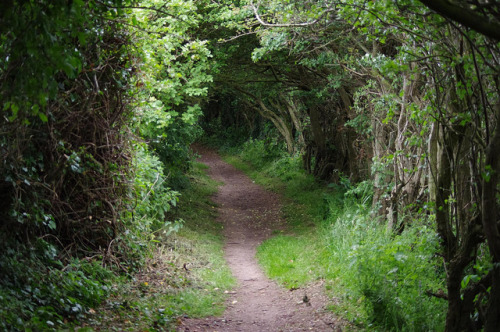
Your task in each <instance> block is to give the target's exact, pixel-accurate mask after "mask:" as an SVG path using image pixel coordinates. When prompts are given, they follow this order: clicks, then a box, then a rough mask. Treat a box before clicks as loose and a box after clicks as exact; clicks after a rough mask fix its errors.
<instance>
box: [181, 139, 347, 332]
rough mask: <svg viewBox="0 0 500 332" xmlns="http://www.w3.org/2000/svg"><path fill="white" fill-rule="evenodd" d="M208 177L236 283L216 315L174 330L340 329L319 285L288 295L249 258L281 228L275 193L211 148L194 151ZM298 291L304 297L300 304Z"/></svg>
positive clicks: (286, 291) (187, 323) (184, 322)
mask: <svg viewBox="0 0 500 332" xmlns="http://www.w3.org/2000/svg"><path fill="white" fill-rule="evenodd" d="M197 152H198V153H199V154H201V159H200V161H201V162H202V163H204V164H206V165H207V166H209V169H208V175H209V176H210V177H212V178H213V179H215V180H216V181H220V182H222V183H224V184H223V185H222V186H221V187H220V188H219V191H218V193H217V194H216V195H215V197H214V201H215V202H216V203H217V205H218V212H219V217H218V218H219V221H220V222H221V223H222V224H223V226H224V236H225V239H226V242H225V255H226V260H227V262H228V264H229V266H230V268H231V270H232V273H233V275H234V276H235V277H236V278H237V281H238V285H237V287H236V289H235V290H234V292H232V293H233V294H232V295H231V296H230V298H229V299H228V301H227V309H226V311H225V313H224V315H223V316H222V317H209V318H205V319H186V320H184V321H182V322H181V324H180V325H179V327H178V331H184V332H188V331H189V332H195V331H198V332H201V331H219V332H222V331H231V332H234V331H242V332H254V331H259V332H264V331H337V330H340V327H336V326H338V325H337V324H336V323H335V322H336V320H335V319H334V317H332V315H331V314H330V313H329V312H327V311H326V310H325V308H324V305H325V304H326V303H327V301H328V299H327V298H326V296H325V295H324V294H323V286H322V285H321V283H320V282H319V283H317V284H316V285H312V286H310V287H308V289H307V290H304V289H299V290H295V291H293V292H292V291H288V290H286V289H283V288H282V287H280V286H279V285H277V284H276V283H275V282H274V281H271V280H269V279H268V278H267V277H266V276H265V275H264V273H263V272H262V270H261V268H260V267H259V265H258V263H257V260H256V258H255V253H256V248H257V246H258V245H259V244H260V243H261V242H262V241H263V240H265V239H266V238H268V237H269V236H271V233H272V231H273V230H279V229H283V228H284V220H283V219H282V218H281V212H280V209H281V203H280V198H279V196H278V195H277V194H274V193H271V192H269V191H266V190H264V189H263V188H262V187H260V186H258V185H256V184H254V183H253V182H252V180H250V179H249V178H248V177H247V176H246V175H245V174H243V173H242V172H241V171H239V170H237V169H235V168H234V167H233V166H231V165H229V164H227V163H226V162H224V161H223V160H222V159H221V158H220V157H219V156H218V155H217V153H215V152H214V151H212V150H209V149H206V148H202V147H198V148H197ZM304 292H307V295H308V297H309V299H310V301H309V303H304V302H303V297H304Z"/></svg>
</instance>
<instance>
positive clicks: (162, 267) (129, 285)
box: [79, 163, 235, 331]
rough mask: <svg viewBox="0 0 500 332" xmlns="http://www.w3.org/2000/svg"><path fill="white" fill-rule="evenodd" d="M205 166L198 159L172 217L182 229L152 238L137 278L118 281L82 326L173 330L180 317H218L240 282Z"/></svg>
mask: <svg viewBox="0 0 500 332" xmlns="http://www.w3.org/2000/svg"><path fill="white" fill-rule="evenodd" d="M205 168H206V166H204V165H202V164H199V163H195V165H194V168H193V170H192V171H191V174H190V177H191V183H192V185H191V186H190V187H189V188H188V189H186V190H185V191H184V192H182V196H181V199H180V202H179V205H178V207H177V209H176V211H175V212H174V213H175V215H173V216H171V217H172V219H182V220H184V224H183V227H182V228H181V229H180V230H179V231H178V232H176V233H172V234H168V231H167V230H165V229H161V230H160V231H158V232H156V234H154V236H152V237H151V241H152V242H153V243H154V249H153V251H152V252H151V254H150V256H149V257H148V259H147V263H146V264H145V266H144V267H143V268H142V270H141V271H140V272H139V273H137V274H135V275H134V277H133V278H132V279H127V280H124V279H119V280H115V281H114V284H113V286H112V295H111V296H110V297H109V298H108V299H107V300H106V301H105V303H104V304H103V305H102V306H101V307H99V308H95V309H92V310H90V311H89V313H88V314H87V315H86V319H85V320H84V323H83V324H81V325H80V326H79V328H83V330H86V329H88V330H92V329H98V330H109V331H171V330H172V329H173V328H174V327H175V325H176V324H177V320H178V319H179V318H180V317H181V316H189V317H204V316H211V315H219V314H221V313H222V312H223V310H224V302H225V299H226V297H227V295H226V294H225V293H224V291H225V290H229V289H231V288H232V287H233V286H234V284H235V279H234V278H233V276H232V274H231V272H230V270H229V268H228V266H227V264H226V262H225V259H224V257H223V238H222V235H221V225H220V224H219V223H218V222H217V221H216V212H215V206H214V203H213V202H212V201H211V199H210V197H211V195H213V194H214V193H215V192H216V190H217V186H218V184H217V183H216V182H214V181H213V180H211V179H210V178H208V176H207V175H206V174H205V172H204V169H205Z"/></svg>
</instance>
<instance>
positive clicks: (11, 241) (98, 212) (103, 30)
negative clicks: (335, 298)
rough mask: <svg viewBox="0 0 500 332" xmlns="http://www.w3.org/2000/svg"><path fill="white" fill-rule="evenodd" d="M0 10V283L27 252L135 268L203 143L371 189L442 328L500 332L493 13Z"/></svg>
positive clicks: (499, 141) (241, 4)
mask: <svg viewBox="0 0 500 332" xmlns="http://www.w3.org/2000/svg"><path fill="white" fill-rule="evenodd" d="M0 6H1V7H0V22H1V25H0V97H1V99H0V101H1V105H2V112H3V114H2V117H1V118H0V130H1V132H2V136H1V138H0V155H1V156H2V164H1V165H0V172H1V177H0V189H1V193H0V217H1V218H2V223H1V224H0V227H1V230H0V239H2V241H1V242H2V244H1V246H4V247H5V248H2V249H5V250H3V251H4V252H6V254H4V256H2V257H3V258H2V262H4V263H2V265H1V266H2V268H3V267H4V266H7V267H9V266H10V267H11V268H10V269H9V271H10V272H7V273H6V274H5V275H6V276H5V277H4V281H2V282H1V285H3V286H4V285H8V286H9V287H13V285H14V286H16V285H17V284H16V283H18V278H17V277H16V273H20V272H15V271H14V269H13V268H12V266H13V265H12V264H14V263H13V262H14V261H15V260H17V259H18V258H19V257H17V256H16V254H15V253H14V251H12V250H10V251H8V250H7V248H10V249H12V248H17V249H16V250H19V252H26V253H27V252H29V251H30V250H31V249H30V248H31V247H33V245H32V244H33V243H43V247H44V248H45V249H44V250H45V253H46V252H48V251H53V252H54V255H49V256H50V257H49V258H47V257H45V258H44V260H42V261H43V264H49V265H50V264H56V265H57V264H60V265H64V264H67V263H68V262H69V261H70V260H71V259H72V258H73V257H85V256H89V255H90V254H89V253H92V254H95V255H100V256H101V257H102V259H103V265H106V266H110V267H112V266H114V267H116V268H118V269H122V270H130V269H131V268H132V267H133V266H134V264H135V263H133V262H136V261H137V260H138V257H139V256H141V254H140V252H141V248H140V245H138V244H137V243H138V242H140V241H141V240H138V239H142V240H143V241H145V242H147V241H148V236H147V235H145V234H154V232H155V231H156V230H158V229H159V228H161V227H165V226H168V227H172V229H175V227H178V226H179V225H180V224H181V223H182V221H175V220H169V219H168V218H169V217H168V212H169V211H170V210H171V209H172V208H174V207H175V205H176V204H177V202H178V200H179V190H181V189H183V188H185V187H187V186H188V185H189V184H188V183H189V179H188V178H186V177H185V176H184V173H185V172H186V170H187V169H188V168H189V167H190V162H191V157H192V156H191V152H190V149H189V146H190V144H192V143H193V142H194V141H196V140H197V139H198V138H200V136H201V135H203V134H205V135H214V134H216V135H219V136H223V137H225V139H227V140H229V139H231V140H234V141H238V140H240V141H241V140H245V139H256V138H260V139H264V140H265V141H266V142H267V143H266V144H267V145H276V146H279V149H281V151H282V152H283V153H285V154H287V155H289V156H292V157H298V158H301V162H302V167H303V169H304V170H306V171H307V172H309V173H311V174H313V175H314V176H315V177H316V178H317V179H318V180H319V181H323V182H324V183H326V184H327V185H328V184H330V185H334V184H338V183H341V182H342V181H349V183H352V184H359V183H364V184H368V185H369V186H370V188H371V189H370V190H372V191H373V196H372V201H373V202H372V215H373V218H375V219H376V220H378V222H379V223H383V224H384V225H387V229H388V231H389V232H391V233H392V234H395V235H397V234H402V233H403V232H405V231H407V230H408V229H411V228H412V227H417V228H418V227H424V226H422V225H421V224H418V225H417V223H416V222H415V220H417V219H419V220H420V219H422V218H423V219H425V222H424V224H425V227H428V228H430V229H432V230H433V231H434V232H435V233H436V235H437V236H438V238H439V244H440V247H439V250H438V251H437V252H436V255H437V256H439V257H441V258H442V261H443V268H444V269H445V273H444V275H445V277H444V278H445V280H444V282H445V285H446V291H442V292H437V291H436V290H427V291H428V296H429V297H436V298H440V299H444V300H446V301H447V303H448V310H447V315H446V322H445V325H446V330H447V331H459V330H479V329H484V330H485V331H493V330H495V329H496V328H497V326H499V325H500V322H499V320H500V225H499V220H500V215H499V211H500V209H499V204H500V202H499V191H498V182H499V178H498V174H499V172H500V130H499V129H500V128H499V127H498V123H499V122H498V120H499V117H500V82H499V77H500V75H499V74H500V49H499V48H500V43H499V42H500V22H499V17H500V16H499V15H500V5H499V4H498V2H497V1H446V0H442V1H441V0H440V1H424V0H422V1H415V0H401V1H389V0H387V1H365V0H310V1H296V0H286V1H275V0H264V1H251V0H248V1H246V0H242V1H226V0H221V1H209V0H201V1H194V0H190V1H180V0H169V1H165V0H145V1H123V0H109V1H100V0H91V1H82V0H73V1H60V0H58V1H46V0H40V1H32V0H11V1H7V2H3V3H2V4H1V5H0ZM224 135H225V136H224ZM181 199H182V198H181ZM422 216H424V217H422ZM23 250H24V251H23ZM98 253H99V254H98ZM22 256H23V257H24V258H23V259H29V258H27V257H28V256H29V255H28V254H22ZM139 260H140V259H139ZM54 262H59V263H54ZM6 269H7V268H6ZM5 280H7V281H5ZM17 286H19V285H17ZM54 307H56V305H55V304H54ZM54 310H59V309H54ZM61 310H63V309H61ZM64 310H69V309H64ZM9 319H14V318H9ZM0 326H2V325H0Z"/></svg>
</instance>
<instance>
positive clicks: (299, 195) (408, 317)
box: [226, 140, 446, 331]
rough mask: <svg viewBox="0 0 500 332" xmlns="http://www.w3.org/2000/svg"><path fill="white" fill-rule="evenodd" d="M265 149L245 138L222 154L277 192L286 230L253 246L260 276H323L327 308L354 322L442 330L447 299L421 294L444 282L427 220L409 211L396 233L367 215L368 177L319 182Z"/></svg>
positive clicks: (292, 282) (289, 283)
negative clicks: (328, 296)
mask: <svg viewBox="0 0 500 332" xmlns="http://www.w3.org/2000/svg"><path fill="white" fill-rule="evenodd" d="M266 149H267V150H268V149H269V147H265V145H264V144H262V142H259V141H255V140H253V141H249V142H248V143H246V144H244V145H242V146H240V149H239V151H238V153H237V154H232V155H228V156H226V160H227V161H229V162H230V163H232V164H233V165H235V166H236V167H238V168H240V169H242V170H243V171H244V172H246V173H247V174H248V175H249V176H250V177H252V178H253V179H254V180H255V181H256V182H257V183H259V184H261V185H263V186H265V187H266V188H268V189H270V190H274V191H277V192H280V193H282V194H283V195H284V209H283V212H284V215H285V217H286V219H287V222H288V224H289V226H290V227H289V228H288V232H287V233H285V234H277V235H276V236H275V237H273V238H271V239H269V240H267V241H265V242H264V243H263V244H262V245H261V246H260V247H259V248H258V253H257V256H258V259H259V262H260V263H261V264H262V266H263V268H264V270H265V271H266V273H267V275H268V276H270V277H271V278H273V279H276V280H278V281H279V282H280V283H281V284H283V285H284V286H285V287H287V288H290V289H296V288H300V287H302V286H304V285H306V284H307V283H309V282H312V281H315V280H324V282H325V285H326V289H327V290H328V291H329V293H330V294H331V296H332V297H335V298H336V301H334V302H335V303H336V304H335V305H333V304H332V305H331V306H330V309H331V310H332V311H333V312H334V313H335V314H337V315H339V316H340V317H342V318H345V319H348V320H349V321H351V322H352V323H354V324H356V325H357V326H358V328H361V329H367V330H384V331H386V330H387V331H440V330H443V329H444V319H445V313H446V301H444V300H442V299H438V298H435V297H432V296H429V295H427V293H432V292H436V291H438V290H440V289H443V288H444V287H445V285H444V280H445V279H444V271H443V268H442V263H441V261H440V260H439V257H436V255H435V253H436V252H438V250H437V248H438V245H439V244H438V238H437V235H436V233H435V231H434V230H433V227H432V220H431V219H430V218H429V217H428V216H418V215H413V216H409V217H411V218H412V222H411V223H410V224H411V226H410V227H407V229H406V230H405V231H404V232H403V233H401V234H395V233H393V232H392V231H390V230H388V229H387V226H386V225H385V222H384V221H383V220H380V219H379V218H374V217H373V215H372V211H371V200H372V192H371V187H372V186H371V183H370V182H369V181H365V182H362V183H359V184H357V185H352V184H351V183H350V181H349V179H346V178H342V177H341V180H340V181H339V183H336V184H325V183H318V182H316V181H315V180H314V179H313V177H312V176H310V175H308V174H305V172H304V171H303V170H302V169H301V167H300V158H299V157H289V156H288V155H287V154H285V153H283V152H281V153H280V152H279V151H280V150H279V148H278V147H277V148H276V149H277V151H275V152H273V153H272V154H271V153H269V151H267V150H266ZM233 151H234V150H233ZM270 155H272V158H271V157H269V156H270ZM332 303H333V302H332Z"/></svg>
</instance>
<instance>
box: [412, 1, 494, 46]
mask: <svg viewBox="0 0 500 332" xmlns="http://www.w3.org/2000/svg"><path fill="white" fill-rule="evenodd" d="M419 1H420V2H421V3H423V4H424V5H426V6H427V7H428V8H430V9H432V10H434V11H436V12H437V13H438V14H440V15H442V16H444V17H447V18H449V19H450V20H453V21H456V22H458V23H460V24H463V25H465V26H466V27H469V28H471V29H472V30H475V31H477V32H479V33H481V34H483V35H485V36H487V37H490V38H492V39H495V40H497V41H500V24H498V23H496V22H493V21H491V20H490V19H488V17H486V16H482V15H479V14H477V13H476V12H474V11H471V10H467V9H465V8H463V7H460V6H457V5H455V4H452V3H451V2H450V1H448V0H419Z"/></svg>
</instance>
